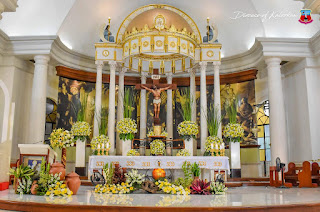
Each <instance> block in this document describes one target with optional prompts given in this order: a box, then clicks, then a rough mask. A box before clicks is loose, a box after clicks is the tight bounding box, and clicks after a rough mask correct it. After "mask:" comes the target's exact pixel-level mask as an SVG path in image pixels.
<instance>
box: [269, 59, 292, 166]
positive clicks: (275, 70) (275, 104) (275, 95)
mask: <svg viewBox="0 0 320 212" xmlns="http://www.w3.org/2000/svg"><path fill="white" fill-rule="evenodd" d="M265 61H266V64H267V69H268V90H269V104H270V116H269V119H270V137H271V141H270V142H271V163H272V165H275V161H276V158H277V157H280V159H281V161H282V162H284V163H288V162H289V161H288V144H287V133H286V129H287V127H286V116H285V110H284V108H285V107H284V99H283V92H282V79H281V69H280V68H281V65H280V63H281V59H280V58H268V59H266V60H265Z"/></svg>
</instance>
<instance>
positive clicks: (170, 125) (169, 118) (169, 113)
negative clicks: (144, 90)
mask: <svg viewBox="0 0 320 212" xmlns="http://www.w3.org/2000/svg"><path fill="white" fill-rule="evenodd" d="M166 76H167V84H172V73H167V74H166ZM167 132H168V138H169V139H170V138H173V111H172V89H168V90H167Z"/></svg>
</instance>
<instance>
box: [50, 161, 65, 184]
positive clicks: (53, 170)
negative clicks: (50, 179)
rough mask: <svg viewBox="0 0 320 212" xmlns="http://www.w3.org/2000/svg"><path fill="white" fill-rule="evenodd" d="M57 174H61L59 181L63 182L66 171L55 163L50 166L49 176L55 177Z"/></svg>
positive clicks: (59, 164)
mask: <svg viewBox="0 0 320 212" xmlns="http://www.w3.org/2000/svg"><path fill="white" fill-rule="evenodd" d="M57 173H58V174H59V173H61V175H60V180H64V177H65V176H66V170H65V168H64V166H63V165H62V164H61V163H58V162H55V163H53V164H52V165H51V167H50V171H49V174H53V175H55V174H57Z"/></svg>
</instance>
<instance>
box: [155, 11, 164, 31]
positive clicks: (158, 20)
mask: <svg viewBox="0 0 320 212" xmlns="http://www.w3.org/2000/svg"><path fill="white" fill-rule="evenodd" d="M165 24H166V19H165V18H164V17H163V15H157V16H156V17H155V18H154V28H156V29H157V30H159V31H160V30H162V29H164V27H165Z"/></svg>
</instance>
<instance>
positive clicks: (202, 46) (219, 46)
mask: <svg viewBox="0 0 320 212" xmlns="http://www.w3.org/2000/svg"><path fill="white" fill-rule="evenodd" d="M221 47H222V45H221V44H220V43H216V44H214V43H208V44H207V43H202V44H200V48H201V49H208V48H213V49H217V48H219V49H221Z"/></svg>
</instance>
